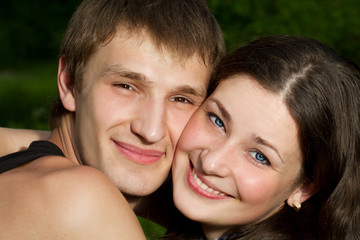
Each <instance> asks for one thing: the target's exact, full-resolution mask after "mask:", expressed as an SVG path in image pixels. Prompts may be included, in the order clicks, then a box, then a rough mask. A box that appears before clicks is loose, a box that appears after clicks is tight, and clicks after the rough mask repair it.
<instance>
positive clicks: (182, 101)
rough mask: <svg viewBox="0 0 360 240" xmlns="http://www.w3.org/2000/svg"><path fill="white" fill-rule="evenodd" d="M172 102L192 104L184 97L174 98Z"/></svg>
mask: <svg viewBox="0 0 360 240" xmlns="http://www.w3.org/2000/svg"><path fill="white" fill-rule="evenodd" d="M170 101H171V102H180V103H191V101H190V100H189V99H187V98H184V97H174V98H171V99H170Z"/></svg>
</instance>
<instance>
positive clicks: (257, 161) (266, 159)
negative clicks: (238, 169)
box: [249, 150, 271, 166]
mask: <svg viewBox="0 0 360 240" xmlns="http://www.w3.org/2000/svg"><path fill="white" fill-rule="evenodd" d="M251 153H255V154H256V155H255V156H252V154H251ZM249 155H250V157H251V159H252V160H253V161H254V162H255V163H256V164H260V165H265V166H270V165H271V163H270V161H269V159H268V158H267V157H266V156H265V154H263V153H262V152H260V151H256V150H252V151H249ZM258 155H261V158H263V160H258V159H256V156H258Z"/></svg>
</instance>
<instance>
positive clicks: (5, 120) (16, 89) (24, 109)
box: [0, 62, 57, 130]
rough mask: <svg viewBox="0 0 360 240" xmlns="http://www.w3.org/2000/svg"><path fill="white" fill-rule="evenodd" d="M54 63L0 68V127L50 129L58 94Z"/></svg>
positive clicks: (55, 65) (55, 64)
mask: <svg viewBox="0 0 360 240" xmlns="http://www.w3.org/2000/svg"><path fill="white" fill-rule="evenodd" d="M56 75H57V63H56V62H41V63H31V64H26V66H24V67H21V68H20V67H14V68H11V69H2V70H0V112H1V117H0V126H2V127H12V128H32V129H43V130H47V129H49V124H48V122H49V115H50V106H51V104H52V102H53V101H54V100H55V98H56V96H57V85H56Z"/></svg>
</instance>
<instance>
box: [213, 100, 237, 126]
mask: <svg viewBox="0 0 360 240" xmlns="http://www.w3.org/2000/svg"><path fill="white" fill-rule="evenodd" d="M210 101H212V102H214V103H215V104H216V106H217V108H218V109H219V111H220V113H221V115H222V116H223V117H224V119H225V120H226V121H228V122H231V120H232V119H231V115H230V114H229V112H228V111H227V110H226V108H225V106H224V105H223V104H222V103H221V102H220V101H219V99H216V98H211V99H210Z"/></svg>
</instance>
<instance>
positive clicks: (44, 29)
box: [0, 0, 360, 129]
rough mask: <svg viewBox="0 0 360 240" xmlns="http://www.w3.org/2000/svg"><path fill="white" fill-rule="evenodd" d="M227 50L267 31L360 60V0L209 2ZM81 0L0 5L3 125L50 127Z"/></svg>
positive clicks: (14, 0) (7, 0) (8, 0)
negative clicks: (65, 40)
mask: <svg viewBox="0 0 360 240" xmlns="http://www.w3.org/2000/svg"><path fill="white" fill-rule="evenodd" d="M207 2H208V4H209V6H210V8H211V9H212V11H213V13H214V15H215V16H216V18H217V19H218V21H219V23H220V25H221V27H222V29H223V31H224V35H225V41H226V44H227V48H228V51H231V50H233V49H234V48H236V47H238V46H240V45H242V44H243V43H245V42H248V41H250V40H253V39H255V38H258V37H260V36H266V35H283V34H291V35H302V36H307V37H312V38H315V39H317V40H320V41H322V42H324V43H326V44H328V45H330V46H332V47H333V48H335V49H336V50H337V51H338V52H340V53H342V54H345V55H346V56H348V57H351V58H353V59H354V60H355V61H356V62H357V63H360V44H359V43H360V17H359V16H360V1H359V0H327V1H326V0H316V1H315V0H302V1H295V0H208V1H207ZM78 4H79V1H75V0H73V1H70V0H52V1H47V0H32V1H27V0H2V1H1V3H0V114H1V116H0V126H5V127H16V128H34V129H48V116H49V109H50V105H51V103H52V101H53V100H54V99H55V97H56V95H57V89H56V74H57V59H58V48H59V44H60V41H61V38H62V35H63V32H64V30H65V28H66V24H67V21H68V20H69V18H70V16H71V14H72V13H73V11H74V9H75V8H76V6H77V5H78Z"/></svg>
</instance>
